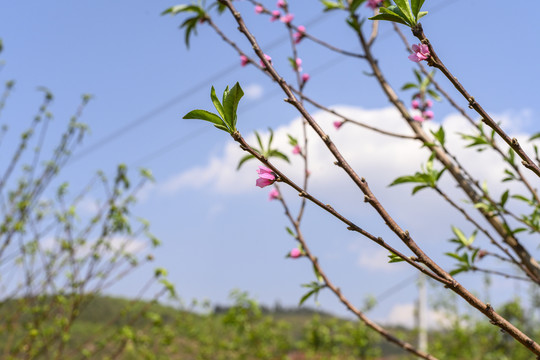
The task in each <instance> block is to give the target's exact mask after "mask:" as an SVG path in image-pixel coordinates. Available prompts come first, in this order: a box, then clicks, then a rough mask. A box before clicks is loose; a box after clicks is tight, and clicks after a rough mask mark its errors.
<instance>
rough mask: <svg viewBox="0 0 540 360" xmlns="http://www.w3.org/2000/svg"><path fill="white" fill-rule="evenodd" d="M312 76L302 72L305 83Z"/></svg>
mask: <svg viewBox="0 0 540 360" xmlns="http://www.w3.org/2000/svg"><path fill="white" fill-rule="evenodd" d="M310 77H311V76H309V74H308V73H304V74H302V81H303V82H304V84H305V83H307V81H308V80H309V79H310Z"/></svg>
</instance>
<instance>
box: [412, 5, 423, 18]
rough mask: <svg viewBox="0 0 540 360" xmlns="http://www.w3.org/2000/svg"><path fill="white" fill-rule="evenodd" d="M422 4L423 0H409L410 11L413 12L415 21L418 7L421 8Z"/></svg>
mask: <svg viewBox="0 0 540 360" xmlns="http://www.w3.org/2000/svg"><path fill="white" fill-rule="evenodd" d="M422 5H424V0H411V8H412V12H413V14H414V19H415V20H416V22H418V19H419V17H418V15H419V13H420V9H421V8H422Z"/></svg>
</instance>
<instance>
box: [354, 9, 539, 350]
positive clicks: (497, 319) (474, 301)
mask: <svg viewBox="0 0 540 360" xmlns="http://www.w3.org/2000/svg"><path fill="white" fill-rule="evenodd" d="M353 20H354V21H356V24H358V26H357V30H356V33H357V35H358V38H359V40H360V43H361V45H362V48H363V49H364V51H365V53H366V60H367V61H368V62H369V64H370V66H371V68H372V70H373V74H374V75H375V77H376V78H377V80H378V82H379V84H380V85H381V87H382V89H383V91H384V93H385V94H386V96H387V97H388V99H389V101H390V102H391V103H392V104H393V105H394V106H395V107H396V109H397V110H398V111H399V112H400V113H401V115H402V117H403V118H404V119H405V120H406V121H407V123H408V124H409V125H410V126H411V128H412V129H413V131H414V132H415V133H416V134H417V135H418V136H419V137H420V138H421V139H422V142H424V144H426V146H427V147H428V148H429V149H430V150H431V151H433V152H434V153H435V156H436V157H437V159H438V160H439V161H440V162H441V163H443V165H444V166H446V167H447V168H448V170H449V172H450V173H451V174H452V175H453V176H454V178H455V179H456V181H457V182H458V184H459V185H460V187H461V188H462V189H463V190H464V191H465V192H466V193H467V195H468V196H469V197H471V199H472V200H473V201H474V202H475V203H476V202H478V200H479V196H478V194H476V192H475V191H474V189H473V188H472V187H471V185H470V183H469V182H468V181H466V179H465V178H464V177H463V174H462V173H461V171H460V169H459V168H457V167H456V166H455V165H454V163H453V162H452V161H451V160H450V159H449V158H448V156H447V155H446V154H445V153H444V151H443V150H442V149H441V148H440V147H438V146H435V145H434V144H433V142H432V140H431V139H430V138H429V137H428V135H427V134H426V133H425V132H424V131H423V129H422V126H421V124H419V123H418V122H415V121H414V120H413V119H412V118H411V116H410V115H409V113H408V111H407V109H406V108H405V106H404V105H403V103H402V102H401V101H400V100H399V98H398V96H397V95H396V93H395V91H394V90H393V88H392V87H391V86H390V85H389V84H388V82H387V81H386V79H385V78H384V76H383V74H382V72H381V70H380V68H379V66H378V64H377V61H375V59H374V58H373V55H372V54H371V50H370V49H369V47H368V46H367V42H366V40H365V38H364V35H363V33H362V29H361V26H360V23H359V22H358V19H357V18H353ZM475 200H476V201H475ZM480 211H482V209H480ZM482 213H483V214H484V216H485V217H486V220H488V221H489V222H490V223H491V224H492V226H493V227H494V228H495V229H496V230H497V232H499V233H500V234H501V235H503V236H504V239H505V242H506V243H507V244H509V245H510V246H511V247H512V248H513V250H514V251H515V252H516V253H517V254H518V256H519V257H520V259H521V260H522V261H523V262H524V265H525V266H527V267H528V268H529V269H530V270H532V271H531V272H533V273H534V274H535V278H534V279H533V280H534V281H535V282H537V283H538V282H539V280H538V279H540V269H539V267H538V263H537V262H536V260H535V259H534V258H533V257H532V256H531V255H530V254H529V253H528V252H527V251H526V250H525V249H524V248H523V247H522V246H521V245H520V244H519V243H518V241H517V240H516V239H515V238H514V237H511V236H509V235H508V234H507V232H506V230H505V229H504V228H503V226H502V224H501V223H500V222H499V221H498V220H497V219H496V218H494V217H492V216H489V214H487V213H486V212H485V211H482ZM453 281H454V285H453V286H451V287H450V288H451V290H452V291H454V292H455V293H457V294H458V295H459V296H461V297H462V298H463V299H465V301H467V302H468V303H469V304H470V305H471V306H473V307H474V308H476V309H477V310H479V311H480V312H481V313H483V314H484V315H485V316H487V317H488V318H489V319H490V320H491V323H492V324H493V325H496V326H498V327H500V328H501V329H503V330H504V331H506V332H507V333H508V334H510V335H511V336H512V337H513V338H514V339H516V340H517V341H519V342H520V343H521V344H523V345H524V346H525V347H526V348H527V349H529V350H530V351H531V352H533V353H534V354H536V355H539V356H540V345H539V344H537V343H536V342H534V341H533V340H532V339H531V338H530V337H528V336H527V335H526V334H524V333H523V332H522V331H521V330H519V329H518V328H516V327H515V326H514V325H513V324H511V323H510V322H509V321H508V320H506V319H504V318H503V317H502V316H500V315H499V314H497V313H496V312H495V311H494V310H493V308H492V307H491V306H490V305H489V304H487V305H486V304H484V303H483V302H482V301H480V300H479V299H478V298H476V297H475V296H474V295H473V294H471V293H470V292H469V291H468V290H467V289H466V288H465V287H463V286H462V285H461V284H459V283H458V282H457V281H455V280H453Z"/></svg>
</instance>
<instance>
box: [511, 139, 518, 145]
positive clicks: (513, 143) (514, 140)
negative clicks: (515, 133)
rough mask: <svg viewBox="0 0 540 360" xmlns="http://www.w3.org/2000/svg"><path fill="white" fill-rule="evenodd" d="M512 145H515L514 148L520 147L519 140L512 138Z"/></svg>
mask: <svg viewBox="0 0 540 360" xmlns="http://www.w3.org/2000/svg"><path fill="white" fill-rule="evenodd" d="M512 145H514V146H519V142H518V139H516V138H512Z"/></svg>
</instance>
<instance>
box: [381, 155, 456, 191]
mask: <svg viewBox="0 0 540 360" xmlns="http://www.w3.org/2000/svg"><path fill="white" fill-rule="evenodd" d="M434 158H435V155H434V154H432V155H431V156H430V157H429V160H428V161H427V163H426V166H425V167H424V166H423V165H422V167H421V171H417V172H416V173H415V174H414V175H405V176H400V177H398V178H397V179H395V180H394V181H393V182H392V183H391V184H390V185H389V186H394V185H399V184H405V183H418V184H419V185H417V186H415V187H414V188H413V191H412V194H413V195H414V194H416V193H417V192H418V191H420V190H422V189H425V188H435V187H437V182H438V181H439V179H440V178H441V176H442V174H443V173H444V172H445V170H446V167H444V168H442V169H441V170H436V169H435V168H434V167H433V160H434Z"/></svg>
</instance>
